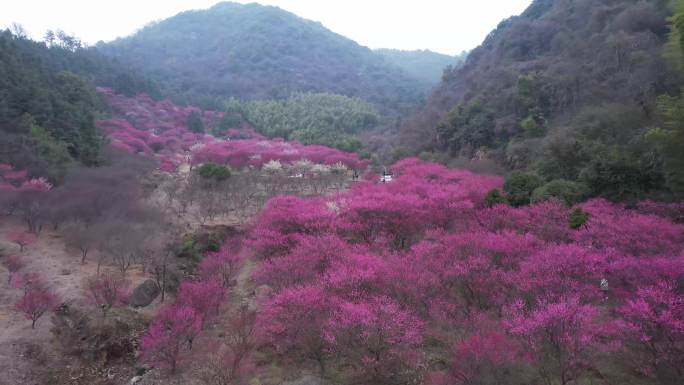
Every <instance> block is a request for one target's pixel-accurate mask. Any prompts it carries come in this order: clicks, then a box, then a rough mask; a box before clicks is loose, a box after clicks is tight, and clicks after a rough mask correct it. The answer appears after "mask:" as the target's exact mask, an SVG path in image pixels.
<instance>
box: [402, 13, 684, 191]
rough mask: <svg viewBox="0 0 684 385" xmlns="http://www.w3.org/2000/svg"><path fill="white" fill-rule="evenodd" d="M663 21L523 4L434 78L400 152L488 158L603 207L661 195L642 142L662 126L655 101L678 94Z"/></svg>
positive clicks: (649, 148) (663, 181) (663, 180)
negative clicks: (582, 192)
mask: <svg viewBox="0 0 684 385" xmlns="http://www.w3.org/2000/svg"><path fill="white" fill-rule="evenodd" d="M675 3H676V2H675ZM672 13H673V8H672V6H671V5H670V4H668V2H666V1H662V0H660V1H656V0H654V1H643V0H642V1H632V0H624V1H613V0H610V1H608V0H605V1H603V0H601V1H566V0H558V1H546V0H537V1H534V2H533V3H532V5H531V6H530V7H529V8H528V9H527V10H526V11H525V12H524V13H523V14H522V15H520V16H516V17H512V18H510V19H508V20H505V21H503V22H502V23H501V24H500V25H499V27H498V28H497V29H496V30H494V31H493V32H492V33H490V35H489V36H488V37H487V38H486V39H485V41H484V43H483V44H482V45H481V46H480V47H478V48H476V49H474V50H473V51H472V52H471V53H470V55H469V56H468V59H467V60H466V62H465V64H464V65H463V66H462V67H460V68H454V69H453V70H451V71H450V72H449V73H446V74H445V76H444V80H443V82H442V84H441V85H440V86H439V88H438V89H437V90H436V91H435V93H434V94H433V95H432V96H431V98H430V100H429V102H428V104H427V106H426V107H425V108H424V109H423V110H422V111H421V113H419V114H418V115H416V116H414V117H413V118H412V119H407V120H406V121H405V124H404V129H403V141H404V143H405V146H407V147H410V148H412V149H414V151H420V150H427V151H435V150H436V151H446V152H448V153H449V154H450V155H451V157H453V158H459V157H462V158H472V157H474V156H477V157H478V158H482V157H485V158H489V159H494V160H496V161H497V162H499V163H500V164H503V165H505V166H506V167H507V168H508V169H517V170H527V171H531V172H534V173H536V174H538V175H539V176H540V177H542V179H543V180H544V181H545V182H550V181H552V180H555V179H563V180H568V181H575V182H579V183H582V184H583V185H585V187H586V188H588V190H589V191H590V193H591V194H592V195H602V196H606V197H609V198H611V199H617V200H625V199H627V200H630V199H638V198H641V197H644V196H648V195H650V196H663V195H664V196H667V195H669V194H670V193H673V192H674V191H672V190H671V189H669V188H668V186H671V185H672V184H671V183H670V182H667V179H668V178H667V177H666V174H667V172H665V171H664V169H663V164H662V160H663V158H662V155H663V154H662V153H660V152H658V151H657V150H656V148H655V147H654V146H653V145H652V143H651V142H650V141H648V140H647V138H646V135H645V134H646V133H647V131H648V130H649V129H650V127H652V126H657V125H659V124H660V121H661V119H662V117H663V116H662V114H659V113H658V111H659V110H662V108H660V107H659V106H662V104H663V103H662V102H663V101H664V100H665V99H661V102H657V100H658V99H657V98H658V96H659V95H663V94H665V95H676V94H678V92H679V87H680V86H681V84H682V81H681V80H682V76H681V73H680V71H679V70H678V69H676V68H673V66H671V65H668V62H667V60H666V56H667V55H664V48H665V46H666V45H668V39H669V38H670V39H671V37H672V36H673V34H671V33H670V27H669V25H668V18H669V17H670V16H671V15H672ZM670 45H671V44H670ZM670 56H672V55H670ZM670 111H671V112H672V110H670ZM665 167H668V166H665ZM616 186H619V187H616Z"/></svg>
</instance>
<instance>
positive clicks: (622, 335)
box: [251, 159, 684, 384]
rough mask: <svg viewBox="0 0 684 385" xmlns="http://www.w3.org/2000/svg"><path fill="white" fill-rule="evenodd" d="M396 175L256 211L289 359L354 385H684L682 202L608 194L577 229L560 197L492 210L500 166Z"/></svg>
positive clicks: (265, 306) (272, 301) (279, 350)
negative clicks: (493, 171) (618, 200)
mask: <svg viewBox="0 0 684 385" xmlns="http://www.w3.org/2000/svg"><path fill="white" fill-rule="evenodd" d="M393 171H394V173H395V180H394V181H393V182H390V183H386V184H372V183H370V182H362V183H360V184H358V185H356V186H354V187H353V188H351V189H350V190H349V191H348V192H345V193H340V194H336V195H329V196H326V197H319V198H309V199H300V198H295V197H288V196H281V197H276V198H274V199H272V200H271V201H270V202H269V203H268V204H267V206H266V208H265V209H264V210H263V212H262V213H261V215H260V216H259V217H258V219H257V220H256V223H255V228H254V230H253V232H252V239H251V245H252V247H253V250H254V253H255V255H256V257H257V258H259V259H260V261H261V262H260V265H259V268H258V269H257V271H256V272H255V274H254V279H255V280H256V281H257V283H258V284H263V285H268V286H269V287H271V288H272V291H271V294H270V295H269V296H268V297H267V298H265V299H264V300H263V301H262V302H261V304H260V310H259V314H258V319H257V330H258V333H259V335H260V336H261V338H262V340H261V343H262V344H264V346H265V347H270V349H268V350H267V351H269V352H270V354H271V355H272V357H273V358H274V359H275V360H276V361H278V362H281V363H283V364H289V365H292V364H294V365H297V366H298V367H300V368H308V369H312V368H317V369H318V370H319V372H320V374H321V375H322V376H329V375H330V374H331V373H335V374H336V378H343V379H345V382H348V383H356V382H357V381H359V380H360V379H364V380H366V381H369V380H371V379H372V381H371V382H372V383H377V384H409V383H416V382H420V381H423V382H425V383H432V384H476V383H477V384H479V383H485V382H479V381H484V379H491V381H493V382H491V383H503V382H505V383H511V384H525V383H530V382H535V381H538V380H543V381H546V383H549V384H551V383H553V384H576V383H584V382H585V381H594V380H597V381H598V380H601V381H609V380H610V379H615V378H618V377H619V376H620V375H623V373H630V375H632V376H634V377H635V378H636V379H640V380H642V381H646V382H648V381H654V382H657V383H667V384H675V383H680V382H681V381H683V380H684V372H683V371H682V368H683V367H684V361H683V358H684V354H682V353H683V352H684V296H683V294H682V289H683V288H682V286H681V285H682V278H683V277H684V226H682V225H681V224H677V223H674V222H672V218H676V217H677V215H678V214H677V212H678V210H680V207H678V206H677V205H661V204H658V203H654V202H648V203H646V204H643V205H641V206H639V209H637V210H631V209H627V208H625V207H623V206H620V205H617V204H613V203H609V202H607V201H604V200H600V199H595V200H591V201H588V202H585V203H582V204H579V205H578V206H577V207H576V208H580V209H581V210H583V212H585V213H587V214H588V219H587V221H586V223H584V224H582V225H581V226H577V227H576V229H573V228H572V227H571V226H570V221H569V220H570V215H571V212H572V210H573V208H569V207H566V206H564V205H563V204H562V203H559V202H554V201H551V202H544V203H539V204H536V205H531V206H524V207H520V208H512V207H509V206H504V205H495V206H494V207H491V208H488V207H487V205H486V203H485V201H484V197H485V196H486V194H487V192H488V191H490V190H492V189H494V188H499V187H500V186H501V185H502V180H501V179H500V178H498V177H490V176H481V175H475V174H472V173H469V172H466V171H458V170H449V169H447V168H445V167H443V166H439V165H435V164H431V163H425V162H422V161H419V160H417V159H406V160H403V161H401V162H399V163H397V164H396V165H395V166H394V168H393ZM602 280H605V281H606V282H607V286H606V285H603V286H602V285H601V282H602ZM438 362H445V363H447V364H446V366H445V365H443V364H438Z"/></svg>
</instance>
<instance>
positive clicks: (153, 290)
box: [128, 279, 159, 307]
mask: <svg viewBox="0 0 684 385" xmlns="http://www.w3.org/2000/svg"><path fill="white" fill-rule="evenodd" d="M158 295H159V286H157V283H156V282H154V281H153V280H151V279H148V280H147V281H145V282H143V283H141V284H140V285H139V286H138V287H136V288H135V290H133V293H131V296H130V297H129V298H128V303H129V305H131V306H135V307H145V306H147V305H149V304H151V303H152V301H154V299H155V298H157V296H158Z"/></svg>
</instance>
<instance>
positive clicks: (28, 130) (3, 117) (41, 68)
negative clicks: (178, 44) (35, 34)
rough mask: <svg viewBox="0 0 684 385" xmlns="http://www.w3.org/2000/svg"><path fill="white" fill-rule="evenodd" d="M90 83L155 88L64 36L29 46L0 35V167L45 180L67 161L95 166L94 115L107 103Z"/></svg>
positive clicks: (125, 89) (130, 90)
mask: <svg viewBox="0 0 684 385" xmlns="http://www.w3.org/2000/svg"><path fill="white" fill-rule="evenodd" d="M95 85H103V86H110V87H113V88H114V89H115V90H117V91H118V92H121V93H124V94H129V95H131V94H136V93H139V92H146V93H150V94H155V90H156V87H155V86H154V84H153V83H151V82H149V81H147V80H145V79H142V78H140V77H138V76H137V75H135V74H133V73H131V72H130V71H128V70H127V69H126V68H125V67H123V66H121V65H119V64H118V63H116V62H115V61H112V60H111V59H110V58H108V57H106V56H103V55H101V54H100V53H99V52H97V50H95V49H92V48H86V47H83V46H82V44H81V43H80V42H79V41H78V39H76V38H74V37H71V36H68V35H66V34H64V33H63V32H58V33H57V34H56V35H55V34H54V33H50V34H48V37H47V38H46V42H36V41H33V40H30V39H28V38H26V37H25V36H21V35H16V34H13V33H11V32H10V31H9V30H6V31H0V163H10V164H14V165H16V166H17V167H20V168H25V169H29V170H30V171H31V173H32V174H38V175H47V176H50V177H52V178H59V177H60V175H61V174H62V173H63V172H64V170H65V168H66V167H67V165H68V164H69V163H71V162H73V161H78V162H80V163H83V164H85V165H96V164H98V162H99V160H100V156H99V155H100V150H101V147H102V145H103V143H104V138H103V137H102V135H101V134H100V133H99V131H98V130H97V128H96V126H95V118H96V117H97V115H99V114H103V113H106V111H107V106H106V105H105V104H104V103H102V102H101V100H100V99H99V97H98V96H97V94H96V93H95Z"/></svg>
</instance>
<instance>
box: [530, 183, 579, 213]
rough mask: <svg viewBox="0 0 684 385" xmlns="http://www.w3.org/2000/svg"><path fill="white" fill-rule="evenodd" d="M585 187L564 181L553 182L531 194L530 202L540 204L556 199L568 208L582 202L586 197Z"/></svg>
mask: <svg viewBox="0 0 684 385" xmlns="http://www.w3.org/2000/svg"><path fill="white" fill-rule="evenodd" d="M587 193H588V191H587V187H586V186H585V185H583V184H581V183H577V182H572V181H569V180H564V179H556V180H553V181H551V182H549V183H547V184H545V185H543V186H541V187H538V188H536V189H535V190H534V191H533V192H532V198H531V200H530V201H531V202H532V203H536V202H542V201H546V200H549V199H553V198H555V199H558V200H560V201H562V202H564V203H565V204H566V205H568V206H572V205H574V204H575V203H579V202H581V201H583V200H584V199H585V198H586V197H587Z"/></svg>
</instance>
